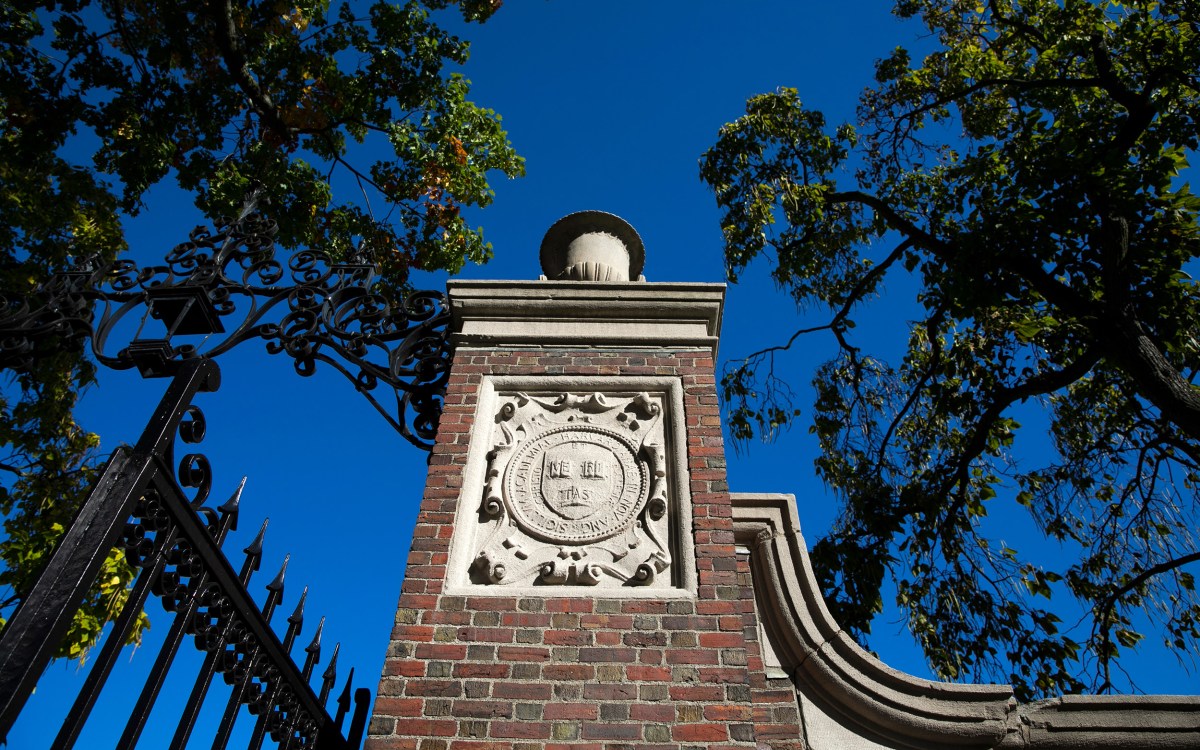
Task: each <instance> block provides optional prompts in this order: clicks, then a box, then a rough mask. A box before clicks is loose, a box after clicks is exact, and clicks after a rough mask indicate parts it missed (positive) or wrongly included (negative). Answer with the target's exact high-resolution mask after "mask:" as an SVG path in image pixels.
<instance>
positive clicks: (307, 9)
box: [0, 0, 523, 657]
mask: <svg viewBox="0 0 1200 750" xmlns="http://www.w3.org/2000/svg"><path fill="white" fill-rule="evenodd" d="M499 5H500V2H499V0H409V1H408V2H402V3H390V2H385V1H384V0H376V1H375V2H372V3H367V2H344V3H341V4H338V5H336V7H330V3H329V2H328V1H327V0H301V1H299V2H288V3H278V2H268V1H266V0H252V1H247V0H242V1H241V2H236V3H235V2H231V1H230V0H203V1H202V2H197V3H156V2H146V1H145V0H65V1H60V2H56V1H55V0H47V1H46V2H31V1H26V2H17V1H10V2H4V3H2V4H0V118H3V119H2V122H3V127H2V129H0V181H2V182H0V184H2V186H3V191H2V192H0V293H2V294H3V295H4V298H5V300H14V299H17V298H19V297H20V296H22V295H25V294H28V293H29V292H30V291H31V290H32V289H33V288H34V287H35V286H36V285H37V284H38V283H39V282H41V281H42V280H44V279H46V278H47V277H48V276H49V274H51V273H54V272H56V271H61V270H64V269H65V268H66V267H67V266H68V265H69V263H70V260H71V258H72V257H74V258H80V257H94V258H96V259H98V260H100V261H108V260H112V259H114V258H115V257H116V256H118V255H119V254H120V253H122V252H124V251H125V250H126V244H125V240H124V235H123V231H122V223H121V222H122V219H123V218H125V217H129V216H134V215H136V214H137V213H138V212H139V210H140V209H141V208H142V207H143V199H144V197H145V195H146V192H147V191H148V190H149V189H151V188H152V187H153V186H154V185H156V184H159V183H160V182H162V181H163V180H165V179H167V178H173V179H174V180H175V182H176V183H177V184H178V185H179V186H180V187H181V188H183V189H184V190H186V191H188V192H190V193H192V194H193V195H194V196H195V201H196V205H197V207H198V208H199V209H200V211H201V212H202V213H203V215H204V216H205V217H207V218H208V219H210V220H216V219H217V218H218V217H220V216H223V215H224V216H230V215H234V214H235V213H236V212H237V210H238V208H239V206H240V204H241V202H242V200H243V199H244V198H245V197H246V195H247V193H248V192H249V191H250V190H251V187H252V186H254V189H255V190H258V191H260V193H261V197H260V199H259V210H260V211H261V212H262V213H264V214H265V215H266V216H267V218H270V219H274V220H275V221H276V222H278V225H279V227H280V234H279V236H278V238H277V242H278V244H279V245H280V246H281V247H282V248H284V249H294V248H300V247H313V248H320V249H322V250H325V251H328V252H330V253H332V254H333V255H334V257H337V256H338V255H340V254H344V253H346V252H347V251H349V250H351V249H352V248H357V249H361V250H362V251H363V252H365V253H368V254H370V255H371V256H372V257H374V258H375V260H376V261H377V262H378V263H379V264H380V266H381V268H382V270H383V276H384V282H385V284H386V285H387V287H388V288H389V289H390V290H392V292H394V293H398V292H401V291H403V290H404V289H405V288H406V285H407V280H408V274H409V270H410V269H412V268H420V269H447V270H450V271H451V272H454V271H457V270H458V269H460V268H461V267H462V266H463V264H464V263H465V262H467V261H471V262H483V261H486V260H487V258H488V257H489V256H490V252H491V250H490V246H489V245H487V244H486V243H485V242H484V241H483V237H482V234H481V232H480V230H478V229H471V228H470V227H468V226H467V224H466V222H465V220H464V219H463V217H462V215H461V213H460V212H461V208H462V207H463V206H467V205H481V206H483V205H487V204H488V203H489V202H490V200H491V197H492V192H491V190H490V188H489V186H488V182H487V175H488V173H489V172H490V171H492V170H499V171H500V172H502V173H503V174H505V175H508V176H510V177H513V176H517V175H519V174H521V173H522V172H523V163H522V160H521V159H520V157H518V156H517V155H516V154H515V152H514V151H513V150H512V148H511V146H510V144H509V143H508V141H507V136H506V135H505V133H504V131H503V130H502V129H501V127H500V118H499V116H497V115H496V114H495V113H493V112H492V111H490V110H487V109H482V108H480V107H478V106H476V105H475V104H473V103H471V102H470V101H468V100H467V94H468V82H467V81H466V80H465V79H464V78H462V77H461V76H460V75H458V74H456V73H450V72H449V71H448V70H447V66H448V65H459V64H462V63H464V62H465V61H466V59H467V53H468V45H467V43H466V42H464V41H462V40H460V39H458V38H456V37H454V36H452V35H450V34H449V33H447V32H446V31H445V30H443V29H442V28H440V27H439V26H438V25H437V23H436V22H435V21H434V20H433V19H432V17H431V12H432V11H437V10H441V9H444V8H446V7H448V6H456V7H458V9H459V10H460V11H461V13H462V15H463V17H464V18H465V19H466V20H469V21H484V20H486V19H487V18H488V16H490V15H491V14H492V13H493V12H494V11H495V10H496V8H498V7H499ZM180 239H181V240H182V239H184V238H183V237H181V238H180ZM165 249H166V248H164V250H165ZM41 346H42V347H43V348H42V350H40V351H39V352H38V356H36V357H35V358H34V359H35V366H34V368H33V369H32V370H31V371H29V372H24V373H21V374H20V375H19V376H17V377H16V378H15V379H14V382H13V384H12V385H13V387H11V388H9V389H8V391H7V393H6V396H5V398H4V399H3V400H2V401H0V407H2V408H0V442H3V444H4V445H6V446H7V451H8V455H7V456H6V457H5V458H3V459H2V460H0V469H3V471H4V473H5V474H6V475H7V481H5V482H4V486H3V487H2V488H0V512H2V513H3V514H4V517H5V531H6V534H7V538H6V539H4V540H3V541H2V542H0V560H2V561H3V567H4V569H3V570H2V571H0V586H3V587H7V596H6V597H5V599H4V601H3V602H0V608H5V607H10V606H12V605H13V604H15V603H16V602H19V601H20V598H21V596H22V592H23V591H25V590H27V588H28V586H29V585H30V584H31V582H32V580H33V576H34V575H36V573H37V571H38V569H39V568H40V564H41V562H42V561H43V560H44V559H45V557H46V555H47V554H48V553H49V551H50V550H52V549H53V546H54V544H55V542H56V540H57V538H58V536H59V534H61V532H62V530H63V527H64V526H65V524H66V523H68V522H69V520H70V519H71V517H72V515H73V514H74V511H75V509H76V508H77V507H78V503H79V502H80V501H81V499H82V497H83V493H84V492H85V491H86V489H87V488H88V486H89V484H90V480H91V479H92V478H93V476H94V473H95V472H94V469H93V466H94V461H93V460H92V459H93V458H94V455H93V454H94V453H95V451H96V449H97V447H98V438H97V437H96V436H95V435H92V434H90V433H88V432H87V431H85V430H84V429H83V428H82V427H80V426H79V425H78V424H76V423H75V421H74V419H73V417H72V410H73V407H74V404H75V400H76V397H77V395H78V393H79V392H80V390H81V389H83V388H85V387H87V386H88V385H89V384H90V383H92V382H93V381H94V380H95V370H94V366H93V365H92V364H91V363H90V362H89V361H88V360H87V359H86V358H85V357H84V356H83V352H82V348H81V345H78V344H70V343H68V342H63V341H47V342H41ZM132 574H133V571H132V570H131V569H130V567H129V566H128V565H127V564H126V563H125V562H124V559H123V557H122V556H121V554H120V553H119V552H116V551H114V552H113V553H112V554H111V555H110V556H109V558H108V560H107V561H106V564H105V569H104V572H103V573H102V575H101V576H100V578H99V584H98V585H97V587H96V588H95V589H94V590H93V591H92V592H91V594H90V595H89V597H88V600H87V602H86V604H85V606H84V607H83V609H82V610H81V611H80V613H79V615H78V616H77V617H76V619H75V622H74V623H73V627H72V630H71V632H70V634H69V635H68V637H67V639H66V640H65V641H64V643H63V645H62V648H61V652H60V655H64V656H72V657H78V656H81V655H82V654H83V653H84V652H85V650H86V649H87V648H88V647H89V646H90V645H91V644H92V643H93V642H94V641H95V639H96V637H98V635H99V633H100V628H101V627H102V626H103V624H104V623H105V622H106V621H108V620H109V619H111V618H112V617H113V616H115V615H116V613H118V612H119V611H120V607H121V606H122V604H123V603H124V601H125V598H126V591H127V586H128V584H129V582H130V580H131V578H132ZM142 624H143V625H144V624H145V621H144V620H143V623H142ZM139 632H140V630H139Z"/></svg>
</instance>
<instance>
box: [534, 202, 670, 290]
mask: <svg viewBox="0 0 1200 750" xmlns="http://www.w3.org/2000/svg"><path fill="white" fill-rule="evenodd" d="M540 254H541V261H542V273H543V274H544V276H543V278H544V279H549V280H551V281H568V280H573V281H630V280H633V279H636V280H638V281H644V280H645V279H643V278H642V276H641V274H642V267H643V266H644V265H645V261H646V249H645V247H644V246H643V245H642V238H641V237H640V236H638V233H637V230H635V229H634V228H633V227H632V226H631V225H630V224H629V222H627V221H625V220H624V219H622V218H621V217H620V216H616V215H614V214H610V213H606V212H604V211H579V212H577V213H573V214H568V215H566V216H564V217H562V218H561V219H559V220H558V221H556V222H554V224H553V226H551V227H550V229H548V230H547V231H546V235H545V237H543V238H542V248H541V253H540Z"/></svg>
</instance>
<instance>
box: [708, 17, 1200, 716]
mask: <svg viewBox="0 0 1200 750" xmlns="http://www.w3.org/2000/svg"><path fill="white" fill-rule="evenodd" d="M894 12H895V13H896V14H897V15H899V16H901V17H905V18H910V17H912V18H919V19H920V20H921V21H922V22H923V23H924V24H925V26H926V27H927V28H928V29H929V31H930V32H932V35H933V36H932V39H931V40H930V43H931V44H932V46H934V50H933V51H932V52H931V53H930V54H928V55H926V56H925V57H924V59H922V60H919V61H916V60H913V59H912V57H911V55H910V53H909V52H908V51H906V50H905V49H903V48H897V49H896V50H895V51H893V52H892V53H891V54H890V55H889V56H888V57H887V58H885V59H883V60H880V61H879V62H878V63H877V65H876V84H875V85H874V86H873V87H872V88H870V89H868V90H867V91H865V92H864V93H863V94H862V97H861V99H860V105H859V108H858V116H857V122H856V123H854V124H852V125H851V124H846V125H841V126H839V127H836V128H830V127H828V126H827V125H826V122H825V119H824V117H823V116H822V115H821V113H820V112H816V111H813V110H810V109H806V108H805V107H804V106H803V104H802V103H801V101H800V98H799V96H798V94H797V92H796V91H795V90H793V89H780V90H778V91H776V92H774V93H770V94H765V95H761V96H756V97H754V98H752V99H750V101H749V102H748V103H747V105H746V114H745V116H744V117H741V118H740V119H738V120H737V121H735V122H733V123H730V124H729V125H727V126H725V127H724V128H722V130H721V132H720V135H719V138H718V140H717V143H716V144H715V145H714V146H713V147H712V148H711V149H710V150H709V151H708V152H707V153H706V154H705V156H704V158H703V159H702V162H701V176H702V179H703V180H704V181H706V182H707V183H708V184H709V185H710V186H711V187H712V189H713V190H714V192H715V194H716V199H717V203H718V206H719V207H720V209H721V210H722V212H723V213H722V228H723V231H724V236H725V241H726V268H727V271H728V274H729V277H730V279H731V280H736V279H737V276H738V274H739V273H741V272H742V271H743V270H744V269H745V268H746V266H747V265H748V264H749V263H750V262H751V261H753V260H754V259H755V258H757V257H759V256H768V257H769V258H770V262H771V263H772V264H773V265H772V269H773V270H772V273H773V275H774V278H775V280H776V281H777V282H778V283H779V285H780V286H781V287H782V288H784V289H786V290H787V291H788V292H789V293H790V294H791V295H792V296H793V297H794V298H795V300H796V301H797V302H798V303H801V304H802V305H807V306H813V305H816V306H821V307H825V308H827V309H829V310H830V311H831V312H830V316H829V318H828V320H827V322H826V323H825V324H823V325H820V326H815V327H813V328H810V329H804V330H803V331H800V332H798V333H797V336H794V337H793V339H792V341H793V342H794V341H796V340H798V337H799V336H800V334H803V333H813V332H816V331H827V332H828V333H829V334H830V335H832V336H833V337H834V339H835V340H836V342H837V347H838V354H837V356H836V357H835V358H834V359H833V360H831V361H829V362H827V363H826V364H824V365H823V366H822V367H821V368H820V369H819V370H818V371H817V373H816V375H815V378H814V381H813V384H814V387H815V390H816V403H815V405H814V407H813V413H812V426H811V429H812V430H813V431H814V432H815V433H816V435H817V436H818V438H819V440H820V447H821V452H822V453H821V456H820V458H819V459H818V461H817V470H818V472H819V474H820V476H821V477H822V478H823V479H824V481H825V482H826V483H827V484H828V485H829V486H830V487H831V488H833V489H834V490H835V491H836V492H837V494H838V495H839V496H840V497H841V498H842V500H843V506H842V512H841V515H840V518H839V520H838V522H837V523H836V524H835V528H834V529H833V530H832V532H831V533H830V535H829V537H828V538H826V539H823V540H821V541H820V542H819V543H818V544H817V545H815V547H814V550H813V559H814V563H816V565H817V566H818V567H819V569H820V575H821V581H822V585H823V587H824V589H825V591H826V594H827V596H828V597H829V602H830V605H831V609H832V610H833V612H834V614H835V616H836V617H837V618H838V619H839V620H840V622H841V623H842V624H843V625H845V626H847V627H848V628H849V629H850V630H851V632H853V633H854V634H855V635H856V636H857V637H859V638H860V639H863V638H865V636H866V635H867V634H868V633H869V631H870V623H871V620H872V618H873V616H874V615H875V614H877V613H878V612H879V611H880V610H881V608H882V597H881V590H882V587H883V583H884V580H885V579H886V578H888V577H891V578H892V579H893V580H894V583H895V587H896V591H897V603H898V604H899V606H900V607H901V609H902V610H903V611H904V612H905V613H906V615H907V619H908V624H909V627H910V629H911V630H912V632H913V633H914V634H915V635H916V636H917V638H918V639H919V641H920V642H921V644H922V646H923V647H924V650H925V653H926V655H927V657H928V659H929V661H930V663H931V664H932V666H933V667H934V669H935V670H936V671H937V673H938V674H939V675H941V676H943V677H944V678H949V679H1002V680H1005V681H1011V682H1012V683H1013V684H1014V685H1015V686H1016V688H1017V690H1018V694H1019V695H1020V696H1021V697H1023V698H1032V697H1037V696H1043V695H1052V694H1055V693H1060V692H1076V691H1082V690H1095V691H1108V690H1112V689H1113V688H1114V686H1115V685H1116V683H1117V682H1118V681H1119V680H1118V678H1117V677H1116V676H1114V673H1113V670H1114V669H1119V665H1120V659H1121V658H1122V657H1123V656H1127V655H1128V653H1129V652H1130V651H1131V650H1132V649H1135V648H1136V647H1137V645H1138V643H1139V642H1140V641H1142V640H1143V639H1144V638H1145V637H1146V636H1147V635H1148V634H1150V633H1153V635H1154V637H1156V638H1161V639H1162V640H1163V642H1164V643H1165V644H1166V645H1167V646H1168V647H1170V648H1172V649H1175V650H1177V651H1178V652H1179V653H1180V654H1188V653H1191V654H1194V653H1196V651H1197V646H1198V645H1200V644H1198V641H1200V604H1198V603H1197V599H1196V596H1195V590H1194V578H1193V573H1194V571H1195V570H1196V562H1197V561H1198V560H1200V547H1198V545H1197V540H1196V535H1195V529H1196V528H1197V527H1198V522H1200V513H1198V505H1197V500H1198V498H1197V494H1196V493H1197V489H1196V488H1197V483H1198V482H1200V388H1198V387H1197V386H1196V385H1195V378H1196V372H1197V366H1198V365H1200V343H1198V342H1197V340H1196V331H1197V329H1198V328H1197V324H1198V323H1200V299H1198V296H1197V289H1196V285H1195V283H1194V281H1193V280H1192V278H1191V276H1190V275H1189V272H1190V271H1193V270H1194V269H1195V268H1196V265H1195V259H1196V257H1197V255H1198V254H1200V226H1198V220H1197V217H1198V215H1200V199H1198V198H1197V197H1196V196H1195V195H1193V193H1192V192H1191V190H1190V188H1189V186H1188V184H1187V183H1186V182H1185V177H1186V172H1185V170H1186V169H1187V167H1188V164H1189V159H1191V158H1194V157H1195V154H1196V149H1197V137H1198V133H1200V84H1198V80H1197V76H1198V74H1200V6H1198V5H1197V4H1195V3H1191V2H1151V1H1150V0H1130V1H1128V2H1115V1H1111V2H1110V1H1105V2H1091V1H1088V0H989V1H988V2H976V0H901V1H900V2H898V3H897V4H896V6H895V9H894ZM898 274H909V275H911V276H913V277H915V280H916V282H917V284H918V285H919V288H920V292H919V294H918V297H917V300H916V304H915V305H914V306H913V313H912V314H913V315H914V316H915V317H916V320H914V321H913V322H912V324H911V329H910V330H911V332H910V335H909V338H908V343H907V351H906V353H905V354H904V356H903V359H902V361H900V362H899V363H896V364H888V363H886V362H884V361H882V360H881V359H880V358H877V357H874V356H872V355H871V354H870V353H868V352H866V351H864V350H863V349H862V348H860V346H858V345H856V343H855V337H854V332H853V330H852V329H853V327H854V322H855V321H854V317H855V315H856V314H857V312H858V311H859V310H860V309H861V308H862V307H863V306H864V305H867V304H869V303H870V302H871V301H872V300H873V299H877V296H878V293H879V292H880V291H881V290H882V288H883V284H884V283H885V281H886V280H887V279H888V278H889V277H894V276H896V275H898ZM790 345H791V343H789V344H787V346H790ZM782 348H786V347H777V348H775V349H769V350H764V351H762V352H758V353H756V354H753V355H751V356H750V357H748V358H747V359H745V360H744V361H742V362H740V363H739V364H737V365H736V366H733V367H732V368H731V369H730V370H729V371H727V373H726V375H725V378H724V381H723V382H724V391H725V396H726V399H727V401H728V402H729V405H730V408H731V415H730V420H731V428H732V430H733V433H734V435H735V437H737V438H743V439H744V438H747V437H750V436H752V435H754V434H766V435H769V434H771V433H772V432H773V431H774V430H775V429H777V428H779V427H783V426H786V425H788V424H789V423H790V422H792V421H794V420H795V419H796V416H797V414H798V413H799V412H798V411H797V410H795V409H794V407H793V405H792V404H791V403H790V401H789V398H790V396H789V393H790V391H789V390H788V389H787V386H786V382H785V381H783V380H782V374H781V373H777V372H775V371H774V369H773V367H772V363H773V361H774V360H773V355H774V353H775V352H776V351H778V350H779V349H782ZM1035 407H1043V408H1044V409H1041V410H1039V409H1037V408H1035ZM1043 411H1044V416H1038V415H1039V414H1041V413H1042V412H1043ZM1025 415H1033V417H1035V418H1036V419H1037V420H1038V421H1039V422H1042V421H1044V423H1045V424H1046V425H1048V426H1046V427H1045V430H1048V432H1049V437H1050V439H1051V440H1052V441H1053V447H1054V449H1055V450H1054V451H1052V452H1051V451H1045V450H1040V451H1036V452H1037V455H1031V451H1026V452H1025V453H1024V454H1022V452H1021V447H1022V446H1023V445H1033V446H1036V445H1039V444H1040V443H1038V441H1037V437H1038V436H1035V435H1033V434H1030V435H1028V438H1027V439H1026V435H1025V434H1023V431H1022V429H1021V425H1020V424H1019V423H1018V416H1020V417H1021V418H1023V419H1027V421H1029V417H1026V416H1025ZM1027 431H1028V432H1030V433H1033V432H1037V433H1041V432H1042V431H1043V425H1042V424H1038V425H1036V426H1034V427H1031V428H1030V429H1029V430H1027ZM1023 441H1024V442H1023ZM1014 501H1015V503H1018V504H1019V505H1020V506H1024V508H1025V509H1027V511H1028V513H1029V515H1030V517H1031V518H1032V520H1033V521H1034V522H1035V523H1036V524H1037V527H1038V528H1040V530H1041V531H1042V532H1043V533H1044V535H1045V536H1046V537H1047V538H1048V539H1049V540H1050V541H1051V542H1052V543H1054V544H1055V545H1057V546H1059V547H1061V549H1062V551H1063V554H1062V555H1060V556H1057V557H1056V558H1055V559H1052V560H1047V559H1036V555H1027V554H1023V553H1022V552H1021V551H1020V550H1018V549H1014V548H1012V547H1010V546H1009V545H1008V544H1004V543H1001V542H999V541H998V540H997V539H996V538H994V536H995V533H996V531H997V530H996V529H995V528H993V527H989V526H988V523H987V515H988V512H989V508H996V507H997V504H999V503H1005V504H1010V503H1013V502H1014ZM1011 507H1012V506H1010V508H1011ZM1041 546H1042V547H1045V546H1046V545H1045V544H1042V545H1041ZM1064 600H1066V601H1064Z"/></svg>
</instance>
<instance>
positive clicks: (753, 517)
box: [731, 493, 1200, 748]
mask: <svg viewBox="0 0 1200 750" xmlns="http://www.w3.org/2000/svg"><path fill="white" fill-rule="evenodd" d="M731 497H732V499H733V517H734V529H735V533H736V536H737V541H738V543H739V544H744V545H746V546H748V547H750V549H751V551H752V554H751V563H752V569H753V574H754V577H755V579H756V581H755V591H756V594H757V596H759V597H760V611H761V613H762V617H763V618H764V621H765V622H764V625H765V628H766V630H768V631H769V632H770V633H771V634H772V636H773V639H774V641H775V642H774V645H775V648H776V652H777V655H778V656H779V658H780V660H781V662H782V663H783V665H784V667H785V668H787V669H788V671H789V672H791V673H792V674H793V675H794V676H795V681H796V686H797V688H798V689H800V690H801V691H802V692H804V693H805V694H806V695H808V696H809V697H810V698H812V699H815V700H818V701H819V702H820V703H821V704H822V705H823V707H825V708H826V709H827V710H829V712H830V713H831V715H835V716H837V717H839V718H840V720H841V721H844V722H846V723H848V724H849V725H852V726H858V727H861V729H862V730H863V732H864V734H867V735H876V736H879V737H882V738H886V739H887V740H888V741H889V744H890V743H898V745H899V746H901V747H916V748H926V747H955V748H991V747H1004V748H1022V747H1029V748H1032V747H1037V748H1118V747H1120V748H1139V747H1144V748H1198V747H1200V697H1192V696H1067V697H1063V698H1058V699H1055V700H1051V701H1043V702H1039V703H1034V704H1030V705H1027V706H1020V705H1018V704H1017V702H1016V700H1015V699H1014V698H1013V692H1012V688H1011V687H1010V686H1008V685H963V684H958V683H948V682H936V681H932V680H923V679H919V678H916V677H913V676H912V675H908V674H905V673H903V672H900V671H897V670H895V669H892V668H891V667H888V666H887V665H886V664H884V663H883V662H881V661H879V660H878V659H876V658H875V657H873V656H872V655H870V654H869V653H867V652H866V651H864V650H863V649H862V648H861V647H859V646H858V644H856V643H855V642H854V641H853V640H852V639H851V638H850V637H849V636H847V635H846V634H845V633H844V632H842V629H841V628H840V627H839V626H838V624H837V623H836V622H835V621H834V619H833V617H832V616H831V615H830V614H829V610H828V609H827V608H826V607H825V601H824V598H823V597H822V596H821V592H820V588H819V587H818V585H817V582H816V578H815V576H814V575H813V571H812V566H811V564H810V562H809V559H808V549H807V546H806V544H805V542H804V538H803V537H802V536H801V534H800V522H799V518H798V517H797V515H796V503H795V498H794V497H793V496H792V495H781V494H750V493H731Z"/></svg>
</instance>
